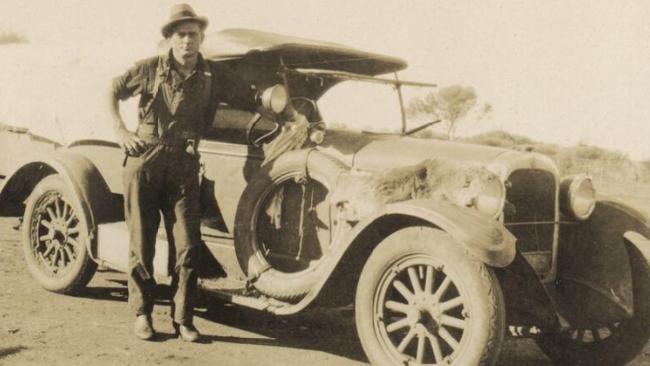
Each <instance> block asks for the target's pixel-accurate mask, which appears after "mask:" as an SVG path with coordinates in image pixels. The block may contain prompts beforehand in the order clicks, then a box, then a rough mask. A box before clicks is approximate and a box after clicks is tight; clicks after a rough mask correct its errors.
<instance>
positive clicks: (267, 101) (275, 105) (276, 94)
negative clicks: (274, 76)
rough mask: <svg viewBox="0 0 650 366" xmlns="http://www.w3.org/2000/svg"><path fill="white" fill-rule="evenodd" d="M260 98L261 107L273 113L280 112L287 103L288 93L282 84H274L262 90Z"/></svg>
mask: <svg viewBox="0 0 650 366" xmlns="http://www.w3.org/2000/svg"><path fill="white" fill-rule="evenodd" d="M260 99H261V101H262V107H264V108H266V109H268V110H270V111H273V112H274V113H281V112H282V111H283V110H284V109H285V108H286V107H287V104H289V93H287V89H286V88H285V87H284V85H282V84H276V85H274V86H272V87H270V88H267V89H266V90H264V91H263V92H262V96H261V98H260Z"/></svg>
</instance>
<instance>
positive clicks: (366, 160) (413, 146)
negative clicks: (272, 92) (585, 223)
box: [319, 131, 558, 179]
mask: <svg viewBox="0 0 650 366" xmlns="http://www.w3.org/2000/svg"><path fill="white" fill-rule="evenodd" d="M319 149H321V150H323V151H325V152H327V153H328V154H330V155H333V156H335V157H336V158H338V159H339V160H341V161H343V162H344V163H346V164H347V165H348V166H350V167H352V168H354V169H357V170H361V171H367V172H377V173H378V172H382V171H386V170H389V169H393V168H398V167H405V166H411V165H416V164H419V163H421V162H423V161H425V160H428V159H444V160H447V161H454V162H457V163H459V164H468V163H471V164H476V165H481V166H484V167H487V168H488V169H489V170H491V171H492V172H494V173H495V174H497V175H499V176H500V177H502V178H503V179H506V178H507V176H508V175H509V174H510V173H511V172H512V171H514V170H517V169H543V170H547V171H550V172H553V173H554V175H555V176H557V175H558V171H557V168H556V166H555V164H554V163H553V161H552V160H550V159H549V158H548V157H546V156H544V155H541V154H538V153H534V152H525V151H515V150H510V149H504V148H498V147H492V146H484V145H476V144H469V143H462V142H455V141H454V142H451V141H443V140H436V139H420V138H414V137H408V136H398V135H380V134H367V133H353V132H350V131H328V135H327V137H326V139H325V141H324V143H323V144H322V145H321V146H320V147H319Z"/></svg>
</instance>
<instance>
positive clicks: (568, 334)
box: [537, 246, 650, 366]
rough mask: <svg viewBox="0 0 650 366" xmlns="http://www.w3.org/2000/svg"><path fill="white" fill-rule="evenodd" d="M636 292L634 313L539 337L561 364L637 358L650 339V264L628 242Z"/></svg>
mask: <svg viewBox="0 0 650 366" xmlns="http://www.w3.org/2000/svg"><path fill="white" fill-rule="evenodd" d="M627 249H628V253H629V257H630V266H631V269H632V282H633V291H634V292H633V293H634V316H633V317H632V318H630V319H627V320H622V321H620V322H615V323H612V324H606V325H598V326H594V327H590V328H591V329H583V328H573V329H569V330H568V331H564V332H558V333H544V334H543V335H542V336H541V337H540V338H539V339H538V341H537V343H538V344H539V346H540V348H541V349H542V351H544V353H546V355H548V356H549V357H550V358H551V359H552V360H553V362H554V363H555V364H556V365H558V366H569V365H570V366H579V365H608V366H621V365H625V364H626V363H628V362H629V361H631V360H632V359H634V358H635V357H636V356H637V355H638V354H639V352H640V351H641V350H642V349H643V347H644V346H645V345H646V343H647V342H648V339H650V264H649V263H648V259H646V258H644V256H643V255H642V254H641V252H639V251H638V250H637V249H636V248H634V247H632V246H628V247H627Z"/></svg>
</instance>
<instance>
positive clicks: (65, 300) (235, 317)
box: [0, 218, 650, 366]
mask: <svg viewBox="0 0 650 366" xmlns="http://www.w3.org/2000/svg"><path fill="white" fill-rule="evenodd" d="M16 223H17V219H15V218H13V219H0V250H1V251H0V288H2V289H3V294H2V295H1V296H0V365H81V364H93V365H121V366H125V365H154V364H155V365H178V364H183V365H207V364H213V365H310V364H311V365H341V366H352V365H366V364H367V361H366V359H365V356H364V354H363V351H362V350H361V348H360V346H359V345H358V342H357V340H356V335H355V330H354V327H353V318H352V314H351V312H346V311H343V310H337V311H324V310H317V311H311V312H309V313H305V314H302V315H300V316H296V317H291V318H281V317H274V316H272V315H268V314H264V313H260V312H255V311H250V310H246V309H243V308H239V307H232V306H218V305H214V306H210V307H209V308H207V309H206V308H199V309H197V310H196V321H195V322H196V325H197V327H198V328H199V329H200V330H201V331H202V333H203V334H204V335H205V342H203V343H200V344H187V343H183V342H181V341H180V340H178V339H175V338H174V337H173V336H172V327H171V322H170V320H169V306H168V305H167V304H166V302H164V301H162V302H160V304H159V305H157V306H156V309H155V311H154V314H153V318H154V325H155V327H156V329H157V330H158V331H159V333H160V335H161V336H160V337H159V340H158V341H156V342H143V341H139V340H137V339H136V338H135V337H134V336H132V334H131V326H132V320H133V317H132V316H131V314H130V313H129V310H128V307H127V304H126V295H127V293H126V287H125V280H126V277H125V276H124V275H123V274H120V273H116V272H107V271H103V272H98V273H97V274H96V275H95V277H94V278H93V280H92V282H91V283H90V287H89V289H88V290H87V291H86V292H85V293H84V294H82V295H81V296H79V297H70V296H62V295H57V294H53V293H49V292H47V291H44V290H43V289H41V288H40V287H39V286H38V285H37V284H36V283H35V282H34V281H33V280H32V279H31V277H30V276H29V274H28V273H27V270H26V269H25V266H24V264H23V258H22V252H21V248H20V238H19V233H18V232H16V231H14V230H12V229H11V226H12V225H15V224H16ZM164 290H165V288H164V287H163V288H161V291H162V292H164ZM499 365H500V366H550V365H551V364H550V362H549V361H548V359H547V358H546V357H545V356H544V355H543V354H542V353H541V352H540V351H539V349H538V348H537V346H536V345H535V344H534V343H533V342H532V341H531V340H515V339H511V340H508V341H507V343H506V348H505V349H504V351H503V354H502V360H501V362H500V363H499ZM631 365H633V366H650V345H649V346H648V347H646V349H645V351H644V353H642V354H640V355H639V356H638V357H637V359H636V361H635V362H633V363H631Z"/></svg>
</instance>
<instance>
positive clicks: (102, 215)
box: [40, 150, 116, 259]
mask: <svg viewBox="0 0 650 366" xmlns="http://www.w3.org/2000/svg"><path fill="white" fill-rule="evenodd" d="M40 164H41V165H43V166H47V167H49V169H48V170H49V171H51V173H57V174H59V175H60V176H61V178H63V180H64V181H65V182H66V184H67V185H68V187H70V189H71V190H72V192H73V197H70V199H71V200H73V202H74V203H75V204H76V205H77V207H81V209H82V212H81V213H80V214H82V215H84V218H85V219H86V222H87V223H88V231H89V232H88V235H89V237H90V239H91V240H90V241H89V244H88V245H90V248H88V252H89V253H91V255H92V257H93V259H96V256H95V253H96V250H95V249H96V248H97V225H98V223H100V222H102V221H103V220H106V219H107V218H108V217H110V216H112V215H114V213H115V209H116V207H115V206H116V202H115V199H114V198H113V196H112V194H111V192H110V190H109V189H108V186H107V185H106V182H105V181H104V179H103V178H102V176H101V174H100V172H99V170H97V168H96V167H95V166H94V165H93V164H92V162H90V160H88V159H86V158H85V157H83V156H81V155H78V154H73V153H70V152H68V151H66V150H58V151H57V152H55V153H54V154H53V156H51V157H48V158H46V159H42V160H41V162H40Z"/></svg>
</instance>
